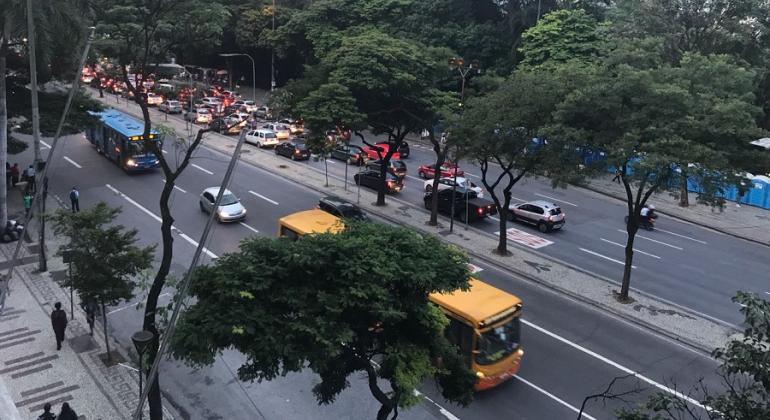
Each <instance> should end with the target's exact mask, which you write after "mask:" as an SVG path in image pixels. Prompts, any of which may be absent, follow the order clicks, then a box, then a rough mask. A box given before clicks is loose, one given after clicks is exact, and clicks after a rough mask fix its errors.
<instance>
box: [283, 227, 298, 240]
mask: <svg viewBox="0 0 770 420" xmlns="http://www.w3.org/2000/svg"><path fill="white" fill-rule="evenodd" d="M279 236H280V237H282V238H289V239H291V240H292V241H296V240H297V239H299V234H298V233H297V232H295V231H293V230H291V229H289V228H287V227H286V226H281V233H280V235H279Z"/></svg>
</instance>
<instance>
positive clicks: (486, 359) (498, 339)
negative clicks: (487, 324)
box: [476, 316, 521, 365]
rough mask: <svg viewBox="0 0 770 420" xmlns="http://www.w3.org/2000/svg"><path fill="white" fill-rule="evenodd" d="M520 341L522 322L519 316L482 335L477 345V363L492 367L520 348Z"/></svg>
mask: <svg viewBox="0 0 770 420" xmlns="http://www.w3.org/2000/svg"><path fill="white" fill-rule="evenodd" d="M520 339H521V322H520V321H519V317H518V316H517V317H514V318H512V319H511V320H509V321H508V322H506V323H504V324H502V325H498V326H497V327H494V328H491V329H489V330H487V331H485V332H483V333H481V336H479V338H478V341H477V343H476V347H477V348H476V350H478V353H477V354H476V363H478V364H480V365H491V364H493V363H497V362H499V361H500V360H502V359H504V358H505V357H507V356H509V355H510V354H511V353H513V352H514V351H515V350H516V348H517V347H519V341H520Z"/></svg>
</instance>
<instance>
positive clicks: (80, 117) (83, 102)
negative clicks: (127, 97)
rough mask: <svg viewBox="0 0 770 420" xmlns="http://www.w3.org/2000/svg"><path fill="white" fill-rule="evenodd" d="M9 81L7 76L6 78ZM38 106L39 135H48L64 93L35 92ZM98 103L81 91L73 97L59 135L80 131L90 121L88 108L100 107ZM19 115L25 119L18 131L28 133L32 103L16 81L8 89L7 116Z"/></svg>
mask: <svg viewBox="0 0 770 420" xmlns="http://www.w3.org/2000/svg"><path fill="white" fill-rule="evenodd" d="M8 81H9V82H11V79H8ZM38 100H39V109H40V132H41V134H42V135H43V136H49V137H52V136H53V135H54V134H55V133H56V128H57V127H58V125H59V120H60V119H61V114H62V111H63V110H64V104H65V103H66V101H67V94H66V93H49V92H38ZM101 109H102V105H101V104H100V103H99V102H97V101H95V100H93V99H91V98H90V97H89V96H86V95H84V94H82V93H78V94H76V95H75V97H74V98H73V102H72V107H71V108H70V112H69V114H68V116H67V120H66V121H65V123H64V126H63V127H62V135H70V134H76V133H81V132H83V131H84V130H85V129H86V128H87V127H90V126H91V125H92V124H93V121H94V119H93V117H92V116H91V115H90V114H88V111H100V110H101ZM18 116H23V117H24V118H25V119H26V121H24V122H23V123H22V124H21V129H20V130H19V131H21V132H22V133H26V134H31V133H32V103H31V99H30V93H29V90H28V89H26V88H25V87H24V86H22V85H19V84H17V83H12V85H11V86H9V89H8V117H9V118H13V117H18Z"/></svg>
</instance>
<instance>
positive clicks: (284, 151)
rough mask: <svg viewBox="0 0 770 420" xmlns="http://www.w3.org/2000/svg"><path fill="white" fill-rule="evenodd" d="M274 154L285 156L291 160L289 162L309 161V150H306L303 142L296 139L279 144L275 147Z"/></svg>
mask: <svg viewBox="0 0 770 420" xmlns="http://www.w3.org/2000/svg"><path fill="white" fill-rule="evenodd" d="M275 154H276V155H281V156H286V157H287V158H291V160H308V159H310V150H308V148H307V145H306V144H305V140H303V139H298V138H293V139H291V140H289V141H284V142H281V143H279V144H278V145H277V146H275Z"/></svg>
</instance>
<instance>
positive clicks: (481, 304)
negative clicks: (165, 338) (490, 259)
mask: <svg viewBox="0 0 770 420" xmlns="http://www.w3.org/2000/svg"><path fill="white" fill-rule="evenodd" d="M344 228H345V227H344V225H343V223H342V220H341V219H340V218H338V217H336V216H333V215H331V214H329V213H327V212H325V211H323V210H318V209H314V210H306V211H301V212H298V213H293V214H290V215H287V216H284V217H282V218H281V219H279V221H278V237H287V238H291V239H294V240H296V239H299V238H300V237H302V236H304V235H307V234H311V233H325V232H333V233H337V232H340V231H341V230H342V229H344ZM469 284H470V289H468V290H467V291H461V290H458V291H455V292H453V293H446V294H440V293H433V294H431V295H430V296H429V299H430V301H431V302H433V303H434V304H436V305H438V306H439V308H441V310H442V311H443V312H444V313H445V314H446V315H447V317H448V318H449V326H448V327H447V331H446V335H447V337H448V338H449V340H450V341H451V342H452V343H453V344H455V345H457V347H458V348H459V349H460V352H461V353H462V355H463V356H464V357H465V359H466V360H467V361H468V367H469V368H470V369H471V370H472V371H473V372H474V373H475V374H476V376H477V377H478V381H477V382H476V386H475V388H476V390H477V391H482V390H485V389H489V388H493V387H495V386H497V385H499V384H501V383H502V382H505V381H506V380H508V379H510V378H512V377H513V375H515V374H516V372H518V371H519V364H520V362H521V358H522V356H523V355H524V350H523V349H522V347H521V343H520V336H521V324H520V317H521V308H522V302H521V299H519V298H518V297H516V296H514V295H512V294H510V293H508V292H505V291H503V290H500V289H498V288H496V287H493V286H491V285H489V284H487V283H484V282H483V281H481V280H478V279H475V278H473V277H471V279H470V282H469Z"/></svg>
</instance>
